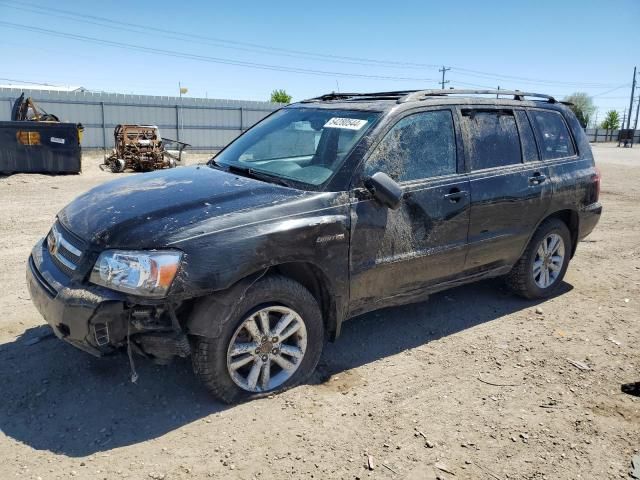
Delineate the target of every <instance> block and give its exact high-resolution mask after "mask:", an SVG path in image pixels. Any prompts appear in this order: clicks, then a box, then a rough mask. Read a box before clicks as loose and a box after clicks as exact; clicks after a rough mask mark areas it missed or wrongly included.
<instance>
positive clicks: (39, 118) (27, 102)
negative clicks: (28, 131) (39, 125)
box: [11, 93, 60, 122]
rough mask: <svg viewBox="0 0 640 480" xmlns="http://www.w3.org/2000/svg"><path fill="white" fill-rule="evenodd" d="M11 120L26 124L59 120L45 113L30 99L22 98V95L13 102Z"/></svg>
mask: <svg viewBox="0 0 640 480" xmlns="http://www.w3.org/2000/svg"><path fill="white" fill-rule="evenodd" d="M11 120H13V121H18V122H22V121H28V122H59V121H60V119H59V118H58V117H56V116H55V115H53V114H51V113H47V112H45V111H44V109H43V108H41V107H36V103H35V102H34V101H33V99H32V98H31V97H27V98H24V93H22V95H20V96H19V97H18V99H17V100H16V101H15V102H14V104H13V108H12V110H11Z"/></svg>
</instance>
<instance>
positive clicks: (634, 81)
mask: <svg viewBox="0 0 640 480" xmlns="http://www.w3.org/2000/svg"><path fill="white" fill-rule="evenodd" d="M443 88H444V87H443ZM635 93H636V67H633V82H632V83H631V98H630V99H629V118H628V119H627V130H628V129H630V128H631V112H633V96H634V94H635ZM622 127H623V128H624V122H622Z"/></svg>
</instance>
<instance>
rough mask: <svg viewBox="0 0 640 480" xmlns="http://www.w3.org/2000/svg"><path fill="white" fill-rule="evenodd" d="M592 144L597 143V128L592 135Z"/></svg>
mask: <svg viewBox="0 0 640 480" xmlns="http://www.w3.org/2000/svg"><path fill="white" fill-rule="evenodd" d="M593 143H598V127H596V132H595V133H594V134H593Z"/></svg>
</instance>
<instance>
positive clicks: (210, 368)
mask: <svg viewBox="0 0 640 480" xmlns="http://www.w3.org/2000/svg"><path fill="white" fill-rule="evenodd" d="M215 305H216V304H215V302H213V301H212V300H211V299H205V300H203V304H202V305H200V306H199V307H198V308H197V309H196V311H195V312H194V314H195V315H206V316H207V321H211V322H222V325H221V328H219V329H214V330H216V334H215V335H216V336H215V337H194V347H195V348H194V349H193V354H192V355H193V366H194V370H195V372H196V374H197V375H198V377H199V378H200V380H201V381H202V382H203V383H204V384H205V386H206V387H207V388H208V389H209V391H211V393H213V395H214V396H216V397H217V398H218V399H220V400H223V401H225V402H227V403H235V402H239V401H243V400H248V399H251V398H258V397H261V396H264V395H267V394H270V393H274V392H279V391H283V390H286V389H289V388H291V387H294V386H296V385H298V384H300V383H302V382H304V381H305V380H307V378H308V377H309V376H310V375H311V373H312V372H313V370H314V369H315V367H316V365H317V363H318V360H319V359H320V354H321V353H322V346H323V342H324V326H323V322H322V315H321V312H320V307H319V306H318V303H317V302H316V300H315V298H314V297H313V296H312V295H311V293H309V291H308V290H307V289H305V288H304V287H303V286H302V285H300V284H299V283H297V282H295V281H293V280H291V279H289V278H286V277H281V276H270V277H265V278H263V279H262V280H259V281H258V282H256V283H255V284H254V285H252V286H251V287H250V288H249V290H248V291H247V292H246V293H245V295H244V296H243V298H242V299H241V300H240V301H239V303H238V305H237V306H236V307H235V309H234V311H233V312H232V313H231V315H229V317H228V318H226V319H220V318H217V317H216V311H215Z"/></svg>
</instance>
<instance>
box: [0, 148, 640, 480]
mask: <svg viewBox="0 0 640 480" xmlns="http://www.w3.org/2000/svg"><path fill="white" fill-rule="evenodd" d="M594 152H595V154H596V158H597V161H598V164H599V167H600V168H601V170H602V173H603V187H602V196H601V200H602V202H603V204H604V209H605V210H604V214H603V217H602V220H601V222H600V224H599V226H598V227H597V229H596V231H595V232H594V233H593V234H592V235H591V236H590V237H589V238H588V239H587V241H585V242H583V243H582V244H580V246H579V247H578V252H577V255H576V257H575V258H574V259H573V262H572V263H571V266H570V267H569V271H568V274H567V276H566V279H565V283H564V285H563V286H562V289H561V293H560V294H559V295H558V296H556V297H555V298H552V299H550V300H548V301H545V302H542V303H536V302H530V301H525V300H521V299H518V298H515V297H513V296H511V295H510V294H509V293H508V292H507V291H506V290H505V289H504V287H503V286H502V284H501V283H500V282H499V281H485V282H481V283H478V284H476V285H471V286H465V287H461V288H457V289H455V290H450V291H448V292H443V293H441V294H438V295H435V296H433V297H432V298H431V299H430V300H429V301H428V302H426V303H421V304H415V305H410V306H405V307H400V308H393V309H387V310H384V311H380V312H376V313H373V314H368V315H365V316H362V317H358V318H356V319H354V320H352V321H350V322H348V323H347V324H345V326H344V329H343V335H342V337H341V338H340V339H339V341H338V342H337V343H335V344H329V345H327V346H326V348H325V353H324V354H323V358H322V360H321V364H320V367H319V372H318V374H317V375H316V376H315V379H314V381H313V382H311V384H308V385H303V386H301V387H298V388H296V389H294V390H292V391H289V392H286V393H284V394H282V395H278V396H275V397H273V398H267V399H264V400H259V401H254V402H250V403H247V404H244V405H239V406H235V407H229V406H224V405H221V404H218V403H216V402H214V401H213V400H211V398H210V397H209V396H208V394H207V392H206V391H205V390H204V389H203V388H202V387H200V385H199V384H198V383H197V382H196V380H195V378H194V376H193V375H192V374H191V370H190V363H189V362H188V361H181V362H178V363H174V364H173V365H171V366H167V367H159V366H154V365H152V364H149V363H146V362H145V361H142V360H140V361H138V365H137V366H138V372H139V374H140V380H139V381H138V384H136V385H134V384H132V383H130V382H129V381H128V378H129V377H128V374H129V367H128V364H127V360H126V357H125V356H115V357H110V358H105V359H96V358H92V357H91V356H89V355H87V354H85V353H83V352H80V351H78V350H76V349H74V348H73V347H71V346H69V345H66V344H64V343H63V342H61V341H59V340H57V339H55V338H51V337H48V338H45V339H43V340H41V341H37V340H38V339H39V338H40V336H42V335H43V334H45V333H46V332H47V329H48V327H46V326H44V325H43V320H42V318H41V317H40V315H39V314H38V312H37V311H36V310H35V308H34V307H33V306H32V304H31V301H30V299H29V295H28V292H27V289H26V285H25V281H24V271H25V262H26V260H27V257H28V255H29V251H30V249H31V246H32V245H33V244H34V243H35V242H36V240H37V239H38V238H39V237H41V236H43V235H45V234H46V232H47V230H48V228H49V227H50V225H51V223H52V222H53V219H54V216H55V214H56V212H57V211H58V210H59V209H60V208H61V207H63V206H64V205H65V204H66V203H67V202H69V201H70V200H71V199H72V198H74V197H75V196H76V195H78V194H80V193H81V192H83V191H85V190H87V189H89V188H90V187H92V186H94V185H96V184H98V183H100V182H103V181H107V180H109V179H111V178H113V174H110V173H106V172H102V171H100V170H99V169H98V166H97V165H98V163H99V162H98V160H97V158H96V157H95V156H94V157H91V158H89V157H87V159H86V161H85V162H84V171H83V173H82V174H81V175H73V176H46V175H12V176H9V177H0V200H1V201H0V265H2V269H1V270H0V312H1V317H0V459H2V462H1V463H0V478H1V479H10V478H20V479H57V478H91V479H94V478H99V479H102V478H105V479H112V478H116V479H119V478H129V479H150V478H151V479H192V478H221V479H223V478H224V479H229V478H230V479H235V478H240V479H251V478H259V479H271V478H296V479H297V478H315V479H334V478H344V479H357V478H361V479H368V478H371V479H374V478H378V479H392V478H395V479H411V480H416V479H435V478H443V479H454V478H457V479H466V478H470V479H488V480H491V479H549V480H552V479H578V478H581V479H609V478H629V470H630V466H631V463H630V462H631V458H632V456H633V455H637V454H638V453H639V448H640V398H638V397H634V396H631V395H628V394H625V393H622V392H621V385H622V384H625V383H631V382H638V381H640V333H639V321H640V295H639V293H640V222H639V221H640V209H639V207H640V147H638V148H634V149H633V150H631V149H618V148H616V147H615V146H611V145H598V146H595V147H594ZM569 360H572V361H575V362H581V363H582V364H585V365H587V366H588V367H589V370H581V369H580V368H578V367H576V366H574V365H573V364H572V363H571V362H570V361H569ZM581 363H578V365H581ZM369 461H371V463H372V465H371V467H372V468H373V469H369V468H368V466H367V464H368V463H369Z"/></svg>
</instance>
